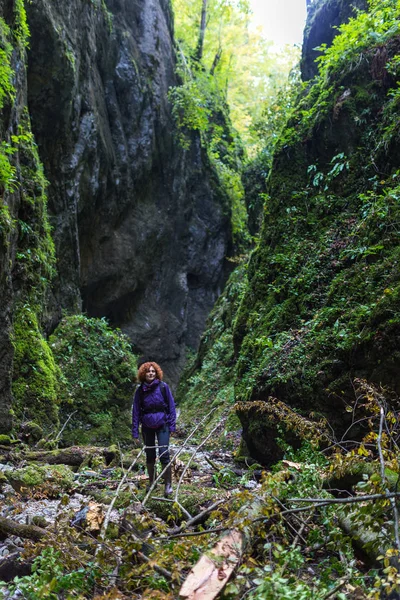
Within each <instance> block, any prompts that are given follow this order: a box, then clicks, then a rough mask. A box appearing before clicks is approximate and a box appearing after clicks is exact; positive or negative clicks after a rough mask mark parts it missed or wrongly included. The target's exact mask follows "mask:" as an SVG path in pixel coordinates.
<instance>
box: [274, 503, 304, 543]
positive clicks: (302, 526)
mask: <svg viewBox="0 0 400 600" xmlns="http://www.w3.org/2000/svg"><path fill="white" fill-rule="evenodd" d="M271 497H272V499H273V500H275V502H276V503H277V504H280V505H281V507H282V508H283V509H285V508H286V507H285V505H284V504H283V502H282V501H281V500H280V499H279V498H278V497H277V496H271ZM281 514H282V513H281ZM284 516H285V515H284ZM294 517H295V519H296V520H297V521H299V523H300V525H301V527H300V532H302V531H303V530H304V527H306V526H307V525H308V521H309V519H307V521H303V519H301V518H300V517H298V516H297V515H294ZM285 520H286V523H287V524H288V525H289V526H290V527H293V526H292V525H291V523H289V521H288V520H287V519H285ZM300 535H301V533H300ZM302 540H303V542H304V544H307V542H306V541H305V539H303V538H302Z"/></svg>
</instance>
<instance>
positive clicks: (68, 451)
mask: <svg viewBox="0 0 400 600" xmlns="http://www.w3.org/2000/svg"><path fill="white" fill-rule="evenodd" d="M94 457H101V458H103V459H104V462H105V464H106V465H109V464H110V463H111V462H112V461H113V460H114V459H115V458H116V457H117V451H114V450H111V449H110V448H98V447H97V446H90V447H87V448H81V447H80V446H70V447H69V448H61V449H58V450H36V451H32V452H26V453H24V455H23V458H24V459H25V460H27V461H30V462H40V463H47V464H49V465H68V466H70V467H80V466H81V465H82V464H83V463H85V464H88V465H89V464H90V460H91V459H92V458H94Z"/></svg>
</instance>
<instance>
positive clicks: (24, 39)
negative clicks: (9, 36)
mask: <svg viewBox="0 0 400 600" xmlns="http://www.w3.org/2000/svg"><path fill="white" fill-rule="evenodd" d="M13 34H14V37H15V39H16V41H17V43H18V45H19V46H20V48H21V50H23V49H24V48H27V47H28V45H29V36H30V33H29V27H28V21H27V17H26V10H25V6H24V0H15V25H14V28H13Z"/></svg>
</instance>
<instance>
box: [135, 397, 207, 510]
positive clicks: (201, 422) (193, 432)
mask: <svg viewBox="0 0 400 600" xmlns="http://www.w3.org/2000/svg"><path fill="white" fill-rule="evenodd" d="M216 410H217V407H215V408H213V409H212V410H210V412H208V413H207V414H206V415H205V417H203V418H202V419H201V421H200V423H198V425H196V427H195V428H194V429H193V431H192V432H191V433H190V434H189V435H188V437H187V438H186V440H185V441H184V442H183V445H182V446H181V448H180V449H179V450H178V452H176V454H175V455H174V456H173V458H172V459H171V460H170V461H169V463H168V464H167V465H166V466H165V467H164V469H163V470H162V471H161V473H160V474H159V476H158V477H157V478H156V479H155V481H154V482H153V484H152V485H151V486H150V488H149V491H148V492H147V494H146V496H145V497H144V499H143V501H142V506H146V502H147V500H148V499H149V497H150V494H151V492H152V491H153V488H154V487H155V486H156V485H157V482H158V481H159V479H160V478H161V477H162V476H163V475H164V473H165V471H166V470H167V469H168V467H170V466H171V464H172V463H173V461H174V460H175V459H176V458H178V456H179V455H180V454H181V453H182V452H183V451H184V449H185V446H186V444H187V442H188V441H189V440H190V439H191V438H192V437H193V436H194V434H195V433H196V431H197V430H198V429H199V428H200V427H201V425H202V424H203V423H204V421H205V420H206V419H208V417H209V416H210V415H212V413H213V412H215V411H216ZM180 508H181V507H180ZM190 518H192V517H191V516H190Z"/></svg>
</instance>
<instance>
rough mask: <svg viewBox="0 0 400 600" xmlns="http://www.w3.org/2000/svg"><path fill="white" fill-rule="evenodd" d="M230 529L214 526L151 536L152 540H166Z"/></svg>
mask: <svg viewBox="0 0 400 600" xmlns="http://www.w3.org/2000/svg"><path fill="white" fill-rule="evenodd" d="M229 529H232V527H231V526H229V527H215V528H214V529H205V530H204V531H190V532H189V533H183V532H182V533H172V534H171V535H166V536H163V537H160V538H153V541H154V542H166V541H167V540H172V539H173V538H181V537H198V536H200V535H210V534H212V533H220V532H221V531H227V530H229Z"/></svg>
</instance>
